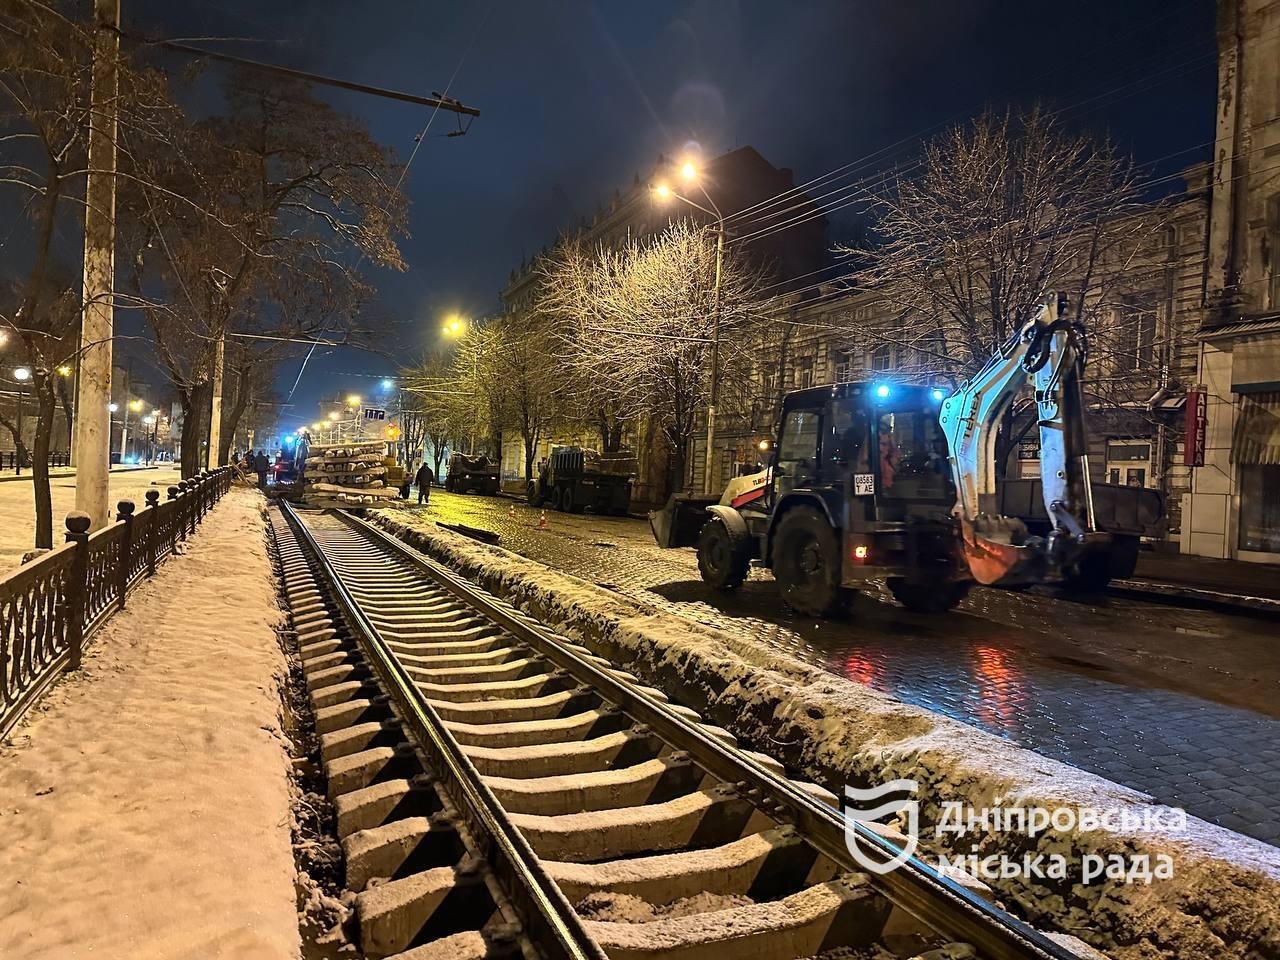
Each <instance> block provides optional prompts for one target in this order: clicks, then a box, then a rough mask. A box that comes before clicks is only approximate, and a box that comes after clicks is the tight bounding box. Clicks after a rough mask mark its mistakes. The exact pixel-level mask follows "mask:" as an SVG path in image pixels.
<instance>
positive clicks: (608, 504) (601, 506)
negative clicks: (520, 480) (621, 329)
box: [526, 446, 635, 516]
mask: <svg viewBox="0 0 1280 960" xmlns="http://www.w3.org/2000/svg"><path fill="white" fill-rule="evenodd" d="M634 479H635V458H634V457H633V456H631V454H629V453H616V454H600V453H597V452H596V451H594V450H584V449H583V448H582V447H575V446H559V447H552V449H551V455H550V456H549V457H547V458H546V459H545V460H543V461H542V462H541V463H540V464H539V465H538V474H537V476H536V477H534V478H533V479H532V480H530V481H529V483H528V486H527V489H526V494H527V496H528V499H529V503H530V504H532V505H533V506H535V507H541V506H543V505H548V504H549V505H550V506H551V507H553V508H554V509H556V510H560V511H562V512H564V513H581V512H582V510H583V509H585V508H586V507H590V508H591V509H592V510H593V511H595V512H596V513H598V514H613V515H615V516H626V514H627V511H628V510H629V509H630V508H631V484H632V481H633V480H634Z"/></svg>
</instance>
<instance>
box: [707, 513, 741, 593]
mask: <svg viewBox="0 0 1280 960" xmlns="http://www.w3.org/2000/svg"><path fill="white" fill-rule="evenodd" d="M750 570H751V557H750V556H749V555H748V553H747V545H746V544H745V543H742V542H741V541H738V540H736V539H735V538H734V536H733V535H732V534H731V533H730V532H729V527H728V526H727V525H726V524H725V522H724V521H723V520H722V519H720V518H719V517H712V518H711V519H710V520H708V521H707V522H706V523H704V524H703V525H702V530H701V531H699V533H698V572H699V573H700V574H702V581H703V583H706V584H707V585H708V586H711V587H714V588H715V589H717V590H737V589H738V588H739V587H740V586H742V583H743V581H744V580H746V579H747V574H748V573H749V572H750Z"/></svg>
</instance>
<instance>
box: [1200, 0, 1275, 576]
mask: <svg viewBox="0 0 1280 960" xmlns="http://www.w3.org/2000/svg"><path fill="white" fill-rule="evenodd" d="M1217 34H1218V112H1217V126H1216V138H1215V139H1216V143H1215V149H1214V157H1213V175H1212V183H1211V190H1212V194H1211V215H1210V223H1209V233H1208V259H1207V264H1206V270H1205V284H1204V310H1203V323H1202V327H1201V331H1200V344H1199V355H1198V378H1197V379H1198V383H1197V385H1196V391H1195V393H1194V394H1193V399H1192V402H1193V404H1194V407H1193V410H1192V411H1191V413H1190V414H1189V415H1188V438H1189V442H1188V446H1189V449H1188V450H1187V451H1186V459H1187V460H1188V461H1189V462H1190V463H1192V464H1194V465H1195V469H1194V470H1193V481H1192V487H1191V489H1190V490H1189V491H1188V493H1187V495H1186V496H1185V497H1184V506H1183V513H1184V527H1185V534H1184V536H1183V537H1182V550H1183V552H1185V553H1189V554H1196V555H1199V556H1205V557H1217V558H1222V559H1239V560H1253V561H1260V562H1270V563H1275V562H1280V270H1278V269H1277V260H1278V259H1280V3H1278V2H1275V0H1219V3H1218V20H1217Z"/></svg>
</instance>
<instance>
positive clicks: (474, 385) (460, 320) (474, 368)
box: [442, 313, 480, 457]
mask: <svg viewBox="0 0 1280 960" xmlns="http://www.w3.org/2000/svg"><path fill="white" fill-rule="evenodd" d="M467 327H468V323H467V320H466V318H465V317H460V316H458V314H456V313H455V314H453V315H451V316H450V317H449V318H448V319H447V320H446V321H445V323H444V327H443V328H442V330H443V332H444V335H445V336H446V337H460V336H462V335H463V334H464V333H466V332H467ZM479 381H480V344H479V343H477V344H475V345H474V346H473V347H472V350H471V447H470V450H469V451H468V455H469V456H473V457H474V456H475V453H476V433H477V432H478V421H479V419H480V382H479Z"/></svg>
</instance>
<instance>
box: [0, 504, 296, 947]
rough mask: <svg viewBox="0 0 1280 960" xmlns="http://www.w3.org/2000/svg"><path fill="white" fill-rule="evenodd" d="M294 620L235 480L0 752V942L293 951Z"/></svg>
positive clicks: (255, 515)
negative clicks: (288, 699)
mask: <svg viewBox="0 0 1280 960" xmlns="http://www.w3.org/2000/svg"><path fill="white" fill-rule="evenodd" d="M280 617H281V613H280V610H279V608H278V606H277V604H276V598H275V588H274V576H273V571H272V567H271V562H270V560H269V558H268V555H267V550H266V544H265V541H264V520H263V516H262V498H261V496H260V495H259V494H258V493H257V492H256V491H253V490H246V489H241V488H234V489H232V490H231V492H230V493H229V494H228V495H227V496H226V497H225V498H224V499H223V500H222V502H221V503H219V504H218V506H217V507H216V508H215V509H214V511H213V512H212V514H211V515H210V517H208V518H207V519H206V520H205V521H204V522H203V523H202V524H201V525H200V529H199V531H198V532H197V534H196V536H195V537H194V539H193V540H192V541H190V548H189V550H188V552H187V553H186V555H185V556H177V557H173V558H171V559H169V560H167V561H166V562H165V563H164V564H163V565H162V566H161V569H160V570H159V572H158V573H157V575H156V576H155V577H154V578H153V579H151V580H150V581H146V582H144V583H143V584H142V585H141V586H139V587H138V588H137V589H136V590H135V591H134V592H133V593H132V594H130V595H129V601H128V608H127V609H126V610H125V611H122V612H120V613H118V614H116V615H115V616H114V617H113V618H112V619H111V621H110V622H109V623H108V624H107V626H106V627H105V628H104V629H103V631H102V632H101V633H100V634H98V636H96V637H95V638H94V641H93V643H92V645H91V647H90V648H89V650H88V651H87V653H86V657H85V662H84V669H83V671H82V672H81V674H80V675H79V676H75V677H69V678H66V679H64V680H62V681H61V682H60V683H59V684H58V685H57V687H56V688H55V689H54V690H52V691H51V692H50V693H49V695H48V696H47V697H46V698H45V700H44V702H43V704H42V705H41V706H38V707H37V708H36V709H35V710H34V711H33V712H32V714H31V715H30V716H29V717H28V719H27V721H26V722H25V723H24V724H22V725H20V726H19V727H18V728H17V729H16V730H15V731H14V733H13V735H12V739H11V741H10V743H9V744H6V745H4V746H3V748H0V957H14V958H17V957H23V958H26V960H64V958H65V960H71V958H80V957H93V958H103V960H116V958H119V960H134V958H137V960H143V958H146V960H160V958H184V960H186V958H191V960H195V958H202V960H203V958H213V957H235V958H237V960H250V958H253V960H257V958H272V960H274V958H292V957H296V956H298V952H299V944H298V924H297V915H296V910H295V893H294V866H293V857H292V851H291V847H290V832H289V826H290V809H289V785H288V766H289V760H288V756H287V753H286V749H285V743H284V739H283V735H282V733H281V731H280V720H279V710H280V700H279V696H278V692H277V680H278V678H280V677H282V676H283V674H284V672H285V669H286V668H285V660H284V657H283V655H282V654H281V652H280V650H279V648H278V646H277V643H276V637H275V633H274V630H273V627H274V625H275V624H276V623H277V622H278V621H279V619H280Z"/></svg>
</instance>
